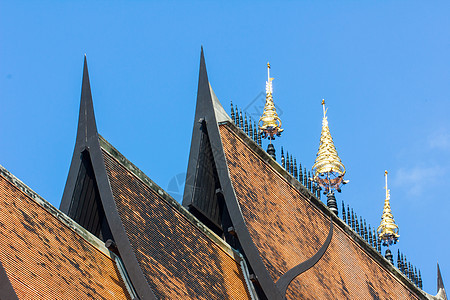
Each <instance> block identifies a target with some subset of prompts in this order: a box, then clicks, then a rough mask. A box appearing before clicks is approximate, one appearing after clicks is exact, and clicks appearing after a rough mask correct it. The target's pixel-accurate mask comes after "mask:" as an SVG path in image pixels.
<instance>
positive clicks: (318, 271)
mask: <svg viewBox="0 0 450 300" xmlns="http://www.w3.org/2000/svg"><path fill="white" fill-rule="evenodd" d="M229 126H230V125H226V124H223V125H221V126H220V134H221V139H222V143H223V146H224V151H225V156H226V159H227V164H228V168H229V173H230V178H231V181H232V184H233V188H234V190H235V194H236V197H237V200H238V202H239V205H240V207H241V210H242V215H243V217H244V220H245V222H246V224H247V228H248V230H249V232H250V235H251V237H252V239H253V242H254V243H255V245H256V247H257V249H258V251H259V253H260V256H261V258H262V260H263V262H264V264H265V266H266V268H267V269H268V271H269V274H270V275H271V277H272V279H273V280H274V281H275V282H276V281H277V280H278V279H279V278H280V277H281V276H282V275H283V274H284V273H285V272H286V271H288V270H289V269H291V268H292V267H294V266H296V265H297V264H299V263H301V262H304V261H305V260H307V259H308V258H310V257H311V256H313V255H314V254H315V253H316V252H317V251H318V250H319V248H320V247H321V245H322V244H323V243H324V241H325V239H326V237H327V234H328V230H329V226H330V225H329V222H330V219H329V217H328V216H326V215H325V214H324V213H323V212H322V211H321V210H319V209H318V208H317V206H315V205H314V204H313V203H311V202H310V201H309V200H307V198H306V197H305V196H304V195H302V193H300V192H299V190H298V189H296V188H294V187H293V186H292V185H291V184H290V183H289V182H288V181H287V180H286V179H285V178H284V177H282V176H280V174H279V173H278V172H276V171H275V170H274V169H273V168H272V167H271V166H270V165H269V164H268V163H266V162H264V161H263V160H262V159H261V158H260V157H259V156H258V155H257V154H256V153H255V152H254V151H253V150H252V149H251V148H250V147H248V145H247V144H246V143H245V142H244V141H243V140H242V139H241V138H240V137H239V136H238V135H237V134H236V133H235V132H234V131H233V130H231V129H230V127H229ZM334 228H335V229H334V233H333V237H332V240H331V243H330V245H329V247H328V249H327V251H326V252H325V254H324V256H323V257H322V258H321V259H320V260H319V262H318V263H317V264H316V265H314V266H313V267H312V268H311V269H309V270H307V271H306V272H304V273H302V274H300V275H299V276H298V277H296V278H295V279H294V280H293V281H292V282H291V284H290V285H289V286H288V290H287V298H288V299H418V296H417V295H416V294H415V293H414V292H412V291H411V290H410V289H409V288H408V287H407V286H405V285H404V284H403V283H402V282H401V281H400V280H398V278H396V277H395V276H393V275H392V274H391V273H390V272H389V271H387V270H386V269H384V267H383V266H381V265H380V264H379V263H378V262H377V261H376V260H374V259H373V258H372V257H371V256H370V255H368V254H367V253H366V252H365V250H364V249H362V248H361V246H360V245H358V244H357V243H355V241H354V240H353V239H352V238H351V237H350V236H349V235H348V234H347V233H346V232H344V230H343V229H342V228H341V227H339V226H334Z"/></svg>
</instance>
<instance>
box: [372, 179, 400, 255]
mask: <svg viewBox="0 0 450 300" xmlns="http://www.w3.org/2000/svg"><path fill="white" fill-rule="evenodd" d="M387 175H388V171H384V177H385V180H386V186H385V189H386V199H385V200H384V209H383V216H382V217H381V223H380V226H378V229H377V232H378V236H379V238H380V239H381V240H382V241H383V245H384V246H388V247H389V245H392V244H395V243H397V240H398V238H399V237H400V235H399V234H398V226H397V224H395V221H394V217H393V216H392V212H391V205H390V203H389V200H390V198H391V196H390V194H389V192H390V190H389V189H388V185H387Z"/></svg>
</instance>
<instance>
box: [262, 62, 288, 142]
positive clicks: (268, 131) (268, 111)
mask: <svg viewBox="0 0 450 300" xmlns="http://www.w3.org/2000/svg"><path fill="white" fill-rule="evenodd" d="M272 81H273V78H271V77H270V63H267V81H266V104H265V105H264V112H263V114H262V116H261V118H260V119H259V122H258V125H259V131H260V132H261V134H262V137H263V138H267V139H269V140H274V139H275V136H280V135H281V133H282V132H283V130H284V129H281V120H280V118H279V117H278V114H277V110H276V108H275V104H274V102H273V96H272V93H273V87H272Z"/></svg>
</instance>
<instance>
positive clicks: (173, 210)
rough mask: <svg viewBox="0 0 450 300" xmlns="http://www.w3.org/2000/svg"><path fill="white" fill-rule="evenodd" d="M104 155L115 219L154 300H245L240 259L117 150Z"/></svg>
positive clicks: (247, 295)
mask: <svg viewBox="0 0 450 300" xmlns="http://www.w3.org/2000/svg"><path fill="white" fill-rule="evenodd" d="M102 143H103V147H105V145H107V144H106V143H105V141H102ZM107 146H108V147H111V146H110V145H107ZM108 151H109V152H112V153H113V154H114V157H113V156H112V155H111V153H108ZM108 151H106V150H105V149H104V148H103V157H104V161H105V165H106V170H107V173H108V177H109V181H110V185H111V189H112V192H113V195H114V200H115V202H116V206H117V209H118V212H119V215H120V217H121V220H122V223H123V225H124V228H125V231H126V233H127V236H128V239H129V240H130V243H131V245H132V247H133V249H134V252H135V255H136V258H137V260H138V262H139V264H140V266H141V269H142V271H143V273H144V275H145V277H146V279H147V282H148V283H149V285H150V286H151V288H152V290H153V291H154V293H155V295H156V296H157V298H161V299H250V295H249V292H248V290H247V286H246V281H245V280H244V275H243V271H242V269H241V266H240V258H239V257H233V254H232V253H233V251H232V250H231V249H228V250H227V249H224V247H223V246H220V245H219V244H218V243H216V242H215V241H213V240H212V239H211V238H210V236H207V235H206V234H205V232H204V230H201V229H200V228H199V227H198V226H197V225H194V224H193V221H192V220H189V219H188V216H187V215H186V213H187V214H189V213H188V212H186V213H185V214H183V213H181V211H182V210H184V208H182V207H181V205H179V204H178V206H179V207H175V206H174V204H173V203H169V202H168V200H167V199H166V198H167V197H168V196H167V195H166V194H165V193H164V192H162V191H161V190H158V189H157V190H155V185H154V184H153V182H151V181H150V180H149V179H148V178H146V177H144V176H145V175H143V174H142V175H140V178H139V177H138V176H136V172H138V173H139V174H141V173H140V171H139V170H137V169H136V168H135V167H134V166H131V167H129V168H126V167H125V166H124V162H125V161H124V158H123V157H122V156H121V155H120V153H118V152H116V151H117V150H115V149H112V148H110V149H108ZM117 157H119V159H120V160H121V162H122V163H121V162H119V160H117V159H116V158H117ZM127 163H129V162H127ZM129 169H132V170H133V172H130V170H129ZM143 178H144V179H143ZM144 181H145V182H144ZM150 185H151V186H152V187H150ZM163 195H164V197H163ZM171 200H172V201H174V200H173V199H171ZM192 218H193V217H192Z"/></svg>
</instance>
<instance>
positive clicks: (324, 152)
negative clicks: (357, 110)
mask: <svg viewBox="0 0 450 300" xmlns="http://www.w3.org/2000/svg"><path fill="white" fill-rule="evenodd" d="M322 107H323V120H322V133H321V135H320V145H319V151H318V152H317V156H316V161H315V163H314V165H313V167H312V169H313V170H314V175H315V177H318V176H319V175H320V174H324V173H330V172H336V173H338V174H339V175H343V174H345V167H344V164H343V163H342V161H341V159H340V158H339V155H338V153H337V151H336V147H335V146H334V143H333V138H332V137H331V133H330V128H329V127H328V119H327V109H325V99H322Z"/></svg>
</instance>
